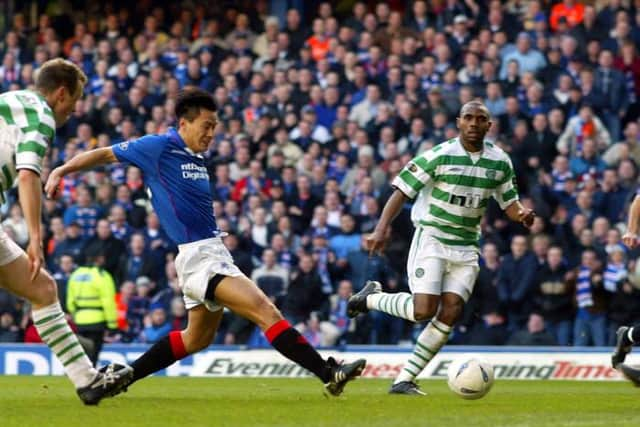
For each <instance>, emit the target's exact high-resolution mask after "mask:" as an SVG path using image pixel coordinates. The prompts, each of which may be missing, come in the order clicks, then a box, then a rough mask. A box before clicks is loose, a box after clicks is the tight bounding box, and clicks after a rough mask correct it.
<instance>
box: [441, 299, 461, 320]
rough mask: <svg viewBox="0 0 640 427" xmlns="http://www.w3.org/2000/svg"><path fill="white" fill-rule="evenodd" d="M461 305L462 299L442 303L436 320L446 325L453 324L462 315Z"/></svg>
mask: <svg viewBox="0 0 640 427" xmlns="http://www.w3.org/2000/svg"><path fill="white" fill-rule="evenodd" d="M463 306H464V303H463V302H462V300H460V301H455V302H447V303H446V304H443V305H442V310H441V311H440V313H439V314H438V320H440V321H441V322H443V323H444V324H446V325H453V324H454V323H455V322H456V321H457V320H458V319H459V318H460V316H461V315H462V309H463Z"/></svg>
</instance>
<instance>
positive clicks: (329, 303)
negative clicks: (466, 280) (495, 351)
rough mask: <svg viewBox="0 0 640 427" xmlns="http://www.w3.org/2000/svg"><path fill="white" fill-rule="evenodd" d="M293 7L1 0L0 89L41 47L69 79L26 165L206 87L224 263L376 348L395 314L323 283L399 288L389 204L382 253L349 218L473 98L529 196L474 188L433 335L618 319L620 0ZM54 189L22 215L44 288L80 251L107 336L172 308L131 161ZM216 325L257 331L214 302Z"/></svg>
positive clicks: (533, 338)
mask: <svg viewBox="0 0 640 427" xmlns="http://www.w3.org/2000/svg"><path fill="white" fill-rule="evenodd" d="M31 3H32V2H28V1H25V2H18V4H19V5H20V4H24V7H25V10H24V12H27V11H28V10H31V9H28V8H29V7H30V6H31ZM82 3H83V2H82ZM293 3H295V4H296V5H297V7H298V8H291V9H286V7H285V8H283V5H285V6H286V4H287V2H285V1H279V0H273V1H265V0H258V1H236V2H232V3H228V2H159V1H150V0H149V1H139V2H136V3H135V5H131V4H125V2H119V1H106V2H93V3H90V4H88V6H87V5H85V6H86V7H88V9H83V8H75V7H73V2H46V1H44V2H42V1H41V2H38V4H39V6H40V8H39V9H40V10H39V16H38V17H37V22H31V21H29V19H28V16H32V15H28V14H22V13H15V14H14V15H13V16H12V20H11V21H9V22H6V29H5V31H4V34H3V40H2V41H3V43H2V49H1V50H0V52H2V53H1V55H2V56H1V60H2V64H1V65H0V85H1V86H2V90H3V91H7V90H15V89H22V88H29V87H32V85H33V75H34V72H35V71H36V70H37V69H38V67H39V65H40V64H42V63H43V62H44V61H46V60H47V59H49V58H52V57H58V56H62V57H65V58H68V59H69V60H71V61H73V62H74V63H76V64H78V65H79V66H81V67H82V69H83V70H84V71H85V73H86V74H87V75H88V76H89V83H88V85H87V87H86V90H85V97H84V98H83V99H82V100H79V101H78V103H77V105H76V108H75V112H74V113H73V116H72V117H71V119H70V120H69V122H68V123H67V124H66V125H65V126H64V127H62V128H60V129H59V130H58V132H57V135H56V138H55V141H54V142H53V144H52V147H51V149H50V150H49V153H48V156H47V167H46V168H45V170H44V172H43V177H42V178H43V180H44V179H46V177H47V174H48V171H50V170H51V168H53V167H55V166H56V165H59V164H61V163H62V162H64V161H65V160H67V159H69V158H71V157H72V156H73V155H74V154H76V153H78V152H80V151H82V150H86V149H90V148H94V147H104V146H109V145H112V144H114V143H117V142H120V141H123V140H128V139H131V138H136V137H138V136H140V135H143V134H145V133H162V132H165V131H166V130H167V128H168V127H170V126H173V125H175V116H174V104H175V99H176V95H177V93H178V91H179V90H180V89H182V88H184V87H188V86H198V87H201V88H204V89H206V90H209V91H211V92H212V93H213V95H214V97H215V100H216V103H217V106H218V111H219V117H220V119H221V124H220V126H219V127H218V129H217V132H216V135H215V138H214V141H213V142H212V144H211V147H210V149H209V151H208V152H207V153H206V154H205V157H206V160H207V165H208V170H209V174H210V177H211V190H212V193H213V195H214V200H215V201H214V203H213V206H212V209H213V211H214V212H215V215H216V217H217V220H218V225H219V227H220V228H221V229H222V230H223V231H226V232H228V233H229V235H228V237H226V238H225V243H226V245H227V246H228V248H229V250H230V251H231V253H232V255H233V256H234V259H235V261H236V263H237V264H238V266H239V267H240V269H241V270H242V271H243V272H244V273H245V274H246V275H248V276H249V277H251V278H253V280H254V281H255V282H256V283H257V284H258V286H260V287H261V288H262V289H263V290H264V291H265V293H266V294H267V295H268V296H269V297H270V298H272V300H273V301H275V303H276V304H277V306H278V307H279V308H280V309H281V310H282V312H283V313H284V315H285V316H286V317H287V318H288V319H289V320H290V321H292V322H294V323H295V324H297V325H300V327H301V328H302V329H303V330H304V334H305V336H306V337H307V339H309V341H310V342H312V343H313V344H316V345H334V344H344V343H360V344H396V343H398V342H401V341H406V340H409V339H411V337H412V334H413V327H412V325H410V324H408V323H407V322H405V321H403V320H399V319H396V318H392V317H390V316H387V315H384V314H380V313H371V314H369V315H367V316H361V317H360V318H358V319H356V320H351V319H348V318H347V316H346V301H347V299H348V296H349V295H350V294H351V292H352V291H357V290H359V289H360V288H361V287H362V286H363V284H364V283H365V281H366V280H367V279H376V280H380V281H381V282H382V283H383V286H384V289H385V291H388V292H398V291H406V290H407V285H406V278H405V274H406V271H405V270H406V268H405V260H406V255H407V251H408V248H409V244H410V239H411V236H412V233H413V228H412V226H411V225H410V224H411V222H410V219H409V210H410V205H407V206H406V209H404V210H403V212H402V213H401V215H400V218H399V219H398V220H397V221H396V222H395V224H394V226H393V230H392V233H391V236H390V244H389V245H388V247H387V249H386V253H385V255H384V256H373V257H369V256H368V254H367V251H366V249H365V243H364V237H365V235H366V233H368V232H370V231H372V229H373V227H374V226H375V223H376V220H377V218H378V216H379V214H380V211H381V208H382V207H383V206H384V202H385V200H386V198H387V197H388V196H389V195H390V193H391V192H392V191H393V189H392V188H391V186H390V182H391V180H392V179H393V177H394V176H395V174H397V173H398V172H399V171H400V169H401V168H402V167H403V166H404V165H405V164H406V163H407V162H408V161H409V160H410V159H411V158H412V157H413V156H414V155H416V154H417V153H420V152H422V151H424V150H426V149H428V148H430V147H433V146H434V145H437V144H439V143H441V142H443V141H445V140H448V139H450V138H454V137H456V135H457V130H456V125H455V118H456V115H457V112H458V111H459V108H460V106H461V105H462V104H464V103H465V102H467V101H469V100H472V99H476V98H478V99H481V100H483V101H484V102H485V103H486V105H487V106H488V108H489V110H490V112H491V114H492V116H493V126H492V128H491V131H490V132H489V134H488V135H487V139H488V140H491V141H493V142H494V143H496V144H497V145H499V146H500V147H502V148H503V149H504V150H506V151H507V152H508V153H509V154H510V155H511V158H512V161H513V164H514V168H515V170H516V174H517V181H518V187H519V190H520V195H521V198H522V200H523V202H524V204H525V205H527V206H529V207H533V208H534V209H535V210H536V212H538V214H539V216H538V218H536V221H535V224H534V226H533V228H532V229H531V230H530V231H528V230H525V229H523V228H522V227H520V226H519V225H517V224H513V223H509V222H508V221H507V220H506V219H505V217H504V215H503V214H502V213H501V212H500V211H499V209H498V208H497V205H496V204H495V203H491V204H490V205H489V207H488V210H487V215H486V218H485V220H483V222H482V240H481V251H482V261H481V271H480V275H479V278H478V282H477V284H476V289H475V291H474V294H473V296H472V298H471V300H470V301H469V304H467V307H466V314H465V317H464V319H463V321H461V322H460V324H459V325H457V327H456V329H455V333H454V334H453V337H452V342H454V343H463V344H505V343H513V344H561V345H607V344H610V343H611V341H612V339H613V335H614V334H613V333H612V331H615V329H616V327H617V326H618V325H620V324H624V323H630V322H634V321H638V320H640V310H639V308H640V263H637V262H636V261H637V258H638V256H639V253H638V252H636V251H631V252H630V251H627V250H626V248H625V247H624V246H622V244H621V237H620V236H621V231H623V227H624V222H625V220H626V209H627V206H628V204H629V201H630V200H631V199H632V198H633V197H634V195H635V193H636V187H637V183H638V166H639V165H640V163H639V162H640V129H639V126H640V123H639V121H638V117H639V115H640V102H639V100H640V54H639V53H638V51H637V46H640V2H639V1H637V0H635V1H630V0H627V1H625V0H607V1H596V2H587V1H584V2H578V1H572V0H563V1H560V2H550V1H536V0H532V1H518V0H508V1H500V0H491V1H486V2H484V1H478V0H439V1H438V0H431V1H421V0H415V1H406V2H403V1H391V2H375V1H368V2H361V1H356V2H353V1H340V2H319V1H305V2H293ZM293 3H291V4H293ZM65 5H66V7H65ZM17 12H21V11H20V10H18V11H17ZM60 194H61V197H60V198H59V199H58V200H45V201H44V215H43V226H44V227H45V229H46V232H47V238H46V241H45V250H46V256H47V266H48V268H49V269H50V271H51V272H52V273H53V274H54V275H55V278H56V280H57V283H58V286H59V293H60V296H61V300H62V301H63V302H64V301H65V287H66V280H67V279H68V277H69V275H70V273H71V272H72V271H73V270H74V268H76V266H79V265H82V264H83V263H85V260H84V259H83V254H84V253H86V252H87V250H88V248H90V247H92V248H93V249H95V248H99V249H100V250H103V251H105V253H106V260H107V262H106V265H105V268H106V270H107V271H109V272H110V273H111V275H112V276H113V277H114V280H115V283H116V286H117V291H118V295H117V307H118V327H119V332H118V333H117V334H112V335H111V339H116V340H120V341H123V342H153V341H155V340H157V339H158V338H159V337H161V336H162V335H164V334H166V332H167V331H169V330H175V329H181V328H183V327H184V325H185V321H186V313H185V308H184V305H183V303H182V300H181V298H180V291H179V288H178V283H177V278H176V272H175V266H174V263H173V260H174V257H175V254H176V247H175V245H174V244H173V243H172V242H171V241H170V240H169V238H168V237H167V235H166V233H165V232H164V231H163V229H162V227H161V226H160V225H159V223H158V218H157V216H156V215H155V214H154V213H153V211H152V210H151V208H150V203H149V197H148V195H147V193H146V191H145V188H144V184H143V177H142V176H141V173H140V171H139V170H138V169H136V168H135V167H132V166H127V165H116V166H113V167H107V168H102V169H98V170H95V171H91V172H87V173H80V174H76V175H73V176H68V177H66V178H65V179H64V182H63V184H62V188H61V191H60ZM8 200H9V202H8V203H7V204H6V205H5V206H4V207H3V213H4V217H5V219H4V220H3V222H2V226H3V228H4V229H5V230H6V231H7V232H8V233H9V234H10V235H11V236H12V237H13V238H14V239H15V240H16V242H18V244H20V245H23V246H24V245H25V244H26V243H27V239H28V235H27V231H26V226H25V221H24V218H23V216H22V212H21V209H20V207H19V205H18V204H17V202H16V194H15V191H14V192H12V193H11V194H10V195H9V199H8ZM28 312H29V311H28V307H27V306H26V305H25V304H24V303H23V302H22V301H19V300H16V299H15V298H14V297H12V296H11V295H9V294H8V293H6V292H4V291H2V290H0V341H9V342H11V341H16V340H26V341H30V340H37V336H36V337H35V338H34V337H33V335H34V334H33V333H30V332H29V331H30V324H29V323H30V322H29V316H28ZM31 329H32V328H31ZM36 335H37V334H36ZM216 342H218V343H225V344H234V343H235V344H250V345H255V346H260V345H264V344H265V339H264V337H263V336H262V334H261V333H260V331H259V330H257V329H256V328H255V327H254V326H253V325H251V324H250V323H248V322H247V321H245V320H243V319H241V318H238V317H236V316H234V315H233V314H231V313H226V314H225V317H224V321H223V324H222V326H221V332H220V333H219V335H218V337H217V341H216Z"/></svg>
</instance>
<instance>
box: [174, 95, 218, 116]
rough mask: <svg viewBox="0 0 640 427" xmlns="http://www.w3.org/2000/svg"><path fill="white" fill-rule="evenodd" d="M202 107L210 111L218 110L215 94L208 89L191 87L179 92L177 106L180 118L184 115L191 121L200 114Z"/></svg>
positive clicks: (177, 114)
mask: <svg viewBox="0 0 640 427" xmlns="http://www.w3.org/2000/svg"><path fill="white" fill-rule="evenodd" d="M201 108H203V109H205V110H209V111H216V110H217V107H216V102H215V101H214V99H213V96H212V95H211V94H210V93H209V92H207V91H206V90H203V89H200V88H191V89H185V90H182V91H180V93H178V99H177V100H176V107H175V111H176V117H177V118H178V120H180V119H181V118H182V117H184V118H185V119H187V120H189V121H193V119H195V118H196V117H197V116H198V115H199V114H200V109H201Z"/></svg>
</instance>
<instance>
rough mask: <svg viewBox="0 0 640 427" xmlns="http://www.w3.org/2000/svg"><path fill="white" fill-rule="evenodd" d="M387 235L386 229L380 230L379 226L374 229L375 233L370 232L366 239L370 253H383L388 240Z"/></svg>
mask: <svg viewBox="0 0 640 427" xmlns="http://www.w3.org/2000/svg"><path fill="white" fill-rule="evenodd" d="M385 235H386V233H385V232H384V230H378V229H377V228H376V229H375V230H373V233H371V234H369V236H368V237H367V240H366V242H367V250H368V251H369V255H375V254H382V251H383V250H384V247H385V244H386V242H387V239H386V237H385Z"/></svg>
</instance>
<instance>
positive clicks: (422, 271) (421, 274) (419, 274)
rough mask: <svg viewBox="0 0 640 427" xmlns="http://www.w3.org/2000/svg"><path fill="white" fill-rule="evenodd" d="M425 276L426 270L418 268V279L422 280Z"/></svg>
mask: <svg viewBox="0 0 640 427" xmlns="http://www.w3.org/2000/svg"><path fill="white" fill-rule="evenodd" d="M422 276H424V268H416V277H418V278H420V277H422Z"/></svg>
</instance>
